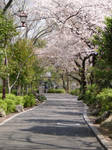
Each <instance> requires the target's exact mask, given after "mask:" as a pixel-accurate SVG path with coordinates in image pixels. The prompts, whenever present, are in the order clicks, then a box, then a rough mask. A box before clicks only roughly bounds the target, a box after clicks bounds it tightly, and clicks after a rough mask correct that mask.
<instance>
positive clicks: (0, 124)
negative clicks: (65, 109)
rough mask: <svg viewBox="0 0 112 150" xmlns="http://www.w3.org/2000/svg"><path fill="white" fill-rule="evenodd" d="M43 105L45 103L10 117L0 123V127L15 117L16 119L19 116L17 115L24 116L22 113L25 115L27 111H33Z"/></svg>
mask: <svg viewBox="0 0 112 150" xmlns="http://www.w3.org/2000/svg"><path fill="white" fill-rule="evenodd" d="M44 103H45V102H43V103H41V104H40V105H37V106H34V107H33V108H31V109H28V110H26V111H23V112H20V113H17V114H15V115H13V116H12V117H10V118H8V119H6V120H4V121H3V122H2V123H0V126H3V125H4V124H5V123H6V122H8V121H10V120H12V119H13V118H15V117H17V116H19V115H21V114H24V113H26V112H28V111H31V110H34V109H35V108H37V107H39V106H41V105H43V104H44Z"/></svg>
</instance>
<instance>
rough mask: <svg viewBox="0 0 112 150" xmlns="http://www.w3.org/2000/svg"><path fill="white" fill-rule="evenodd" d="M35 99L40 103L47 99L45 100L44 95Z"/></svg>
mask: <svg viewBox="0 0 112 150" xmlns="http://www.w3.org/2000/svg"><path fill="white" fill-rule="evenodd" d="M37 99H38V100H39V101H41V102H43V101H45V100H47V98H46V97H45V96H44V95H38V96H37Z"/></svg>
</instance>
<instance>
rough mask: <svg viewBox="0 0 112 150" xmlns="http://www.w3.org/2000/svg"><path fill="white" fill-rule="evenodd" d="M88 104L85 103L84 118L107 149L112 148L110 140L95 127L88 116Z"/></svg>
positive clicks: (111, 149)
mask: <svg viewBox="0 0 112 150" xmlns="http://www.w3.org/2000/svg"><path fill="white" fill-rule="evenodd" d="M87 109H88V107H87V105H86V104H84V113H83V118H84V120H85V121H86V123H87V125H88V127H89V128H90V129H91V130H92V132H93V134H94V135H95V137H96V138H97V140H98V141H99V142H100V144H101V145H102V146H103V148H104V149H105V150H112V146H110V145H109V142H108V141H107V140H106V139H105V138H104V136H103V135H102V134H101V133H100V132H99V131H98V130H97V128H96V127H94V124H93V123H92V122H91V121H90V119H89V118H88V116H87Z"/></svg>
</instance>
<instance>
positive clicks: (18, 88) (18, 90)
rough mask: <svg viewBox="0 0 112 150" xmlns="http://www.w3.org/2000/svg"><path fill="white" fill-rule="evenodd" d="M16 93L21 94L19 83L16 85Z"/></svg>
mask: <svg viewBox="0 0 112 150" xmlns="http://www.w3.org/2000/svg"><path fill="white" fill-rule="evenodd" d="M17 95H21V85H18V87H17Z"/></svg>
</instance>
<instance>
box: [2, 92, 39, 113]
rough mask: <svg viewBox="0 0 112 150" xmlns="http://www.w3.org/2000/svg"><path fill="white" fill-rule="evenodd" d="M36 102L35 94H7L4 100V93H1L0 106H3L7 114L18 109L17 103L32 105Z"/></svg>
mask: <svg viewBox="0 0 112 150" xmlns="http://www.w3.org/2000/svg"><path fill="white" fill-rule="evenodd" d="M35 104H36V100H35V98H34V96H33V95H26V96H15V95H13V94H6V98H5V99H4V100H2V94H0V108H2V109H3V110H4V111H5V112H6V114H9V113H13V112H15V110H16V105H22V106H23V107H25V108H26V107H32V106H34V105H35Z"/></svg>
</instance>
